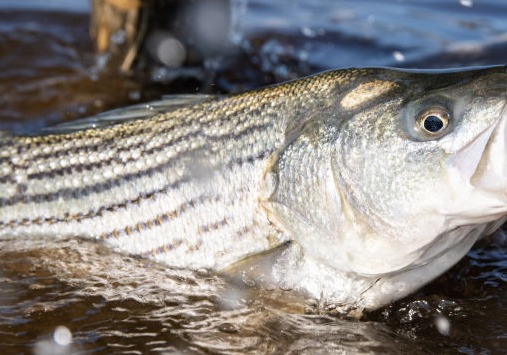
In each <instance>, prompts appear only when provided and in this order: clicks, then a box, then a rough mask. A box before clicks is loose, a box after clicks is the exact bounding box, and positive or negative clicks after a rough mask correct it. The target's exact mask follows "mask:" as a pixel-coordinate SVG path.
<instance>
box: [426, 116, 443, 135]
mask: <svg viewBox="0 0 507 355" xmlns="http://www.w3.org/2000/svg"><path fill="white" fill-rule="evenodd" d="M443 127H444V122H443V121H442V119H441V118H440V117H438V116H435V115H429V116H427V117H426V119H425V120H424V129H425V130H427V131H428V132H431V133H435V132H438V131H440V130H441V129H442V128H443Z"/></svg>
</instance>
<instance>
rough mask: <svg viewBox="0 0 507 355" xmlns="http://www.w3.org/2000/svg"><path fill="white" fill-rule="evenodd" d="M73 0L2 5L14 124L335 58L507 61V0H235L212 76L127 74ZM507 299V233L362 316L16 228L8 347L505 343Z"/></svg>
mask: <svg viewBox="0 0 507 355" xmlns="http://www.w3.org/2000/svg"><path fill="white" fill-rule="evenodd" d="M69 3H70V2H66V1H53V2H51V1H45V2H37V1H31V2H30V3H26V4H28V5H30V6H32V7H27V6H25V7H24V8H23V9H22V10H19V9H18V10H15V9H13V7H12V6H11V5H13V4H18V5H19V2H15V1H5V2H2V3H0V6H2V5H3V6H4V9H5V10H3V11H1V12H0V117H1V119H2V127H4V128H14V129H26V127H29V128H30V129H31V128H35V127H39V126H41V125H45V124H49V123H53V122H57V121H62V120H68V119H73V118H76V117H82V116H86V115H90V114H93V113H95V112H99V111H101V110H104V109H107V108H112V107H115V106H123V105H127V104H131V103H135V102H137V101H139V100H144V99H149V98H155V97H157V96H160V95H163V94H166V93H173V92H194V91H200V92H202V91H204V92H208V91H212V92H227V91H235V90H241V89H245V88H250V87H255V86H259V85H263V84H268V83H272V82H275V81H281V80H286V79H290V78H294V77H298V76H301V75H305V74H309V73H313V72H315V71H319V70H322V69H327V68H334V67H347V66H369V65H375V66H398V67H427V68H444V67H461V66H467V65H487V64H496V63H507V50H506V49H507V3H505V2H504V1H501V0H497V1H474V2H471V1H461V3H460V2H458V1H437V0H435V1H387V0H384V1H374V0H361V1H354V2H352V1H350V2H345V1H331V0H321V1H310V0H306V1H288V0H284V1H276V2H274V1H267V0H256V1H236V2H234V3H233V5H232V9H233V16H234V21H233V25H232V26H233V28H232V33H231V42H232V47H234V50H232V51H231V52H230V53H229V54H228V55H223V56H217V57H214V58H209V59H208V61H207V62H206V63H204V68H205V69H204V72H205V75H204V76H202V75H201V74H202V69H198V70H197V73H201V74H196V75H194V74H190V75H189V72H190V73H192V71H189V70H187V69H185V70H181V74H182V75H180V76H178V70H167V69H163V68H156V67H155V68H151V69H150V70H145V71H143V72H142V73H136V74H131V75H120V74H118V73H116V72H114V71H105V70H101V63H100V61H97V59H96V57H95V56H94V54H93V50H92V45H91V42H90V40H89V36H88V28H87V25H88V16H87V14H86V13H85V12H83V11H84V10H83V9H86V2H84V1H79V2H78V1H74V2H72V3H73V4H74V5H73V6H72V7H69ZM26 4H25V5H26ZM35 5H38V7H39V8H44V11H42V10H40V9H39V10H34V8H35V7H33V6H35ZM64 6H66V7H65V12H58V11H56V10H55V9H62V8H64ZM194 69H195V68H194ZM194 69H191V70H194ZM199 70H201V72H199ZM203 78H205V79H203ZM210 78H211V79H210ZM506 296H507V246H506V243H505V238H504V235H503V234H501V233H500V234H497V235H496V236H495V239H494V240H493V239H488V240H485V241H482V242H481V243H480V244H479V245H477V246H476V247H475V248H474V249H473V250H472V251H471V252H470V253H469V254H468V256H467V257H466V258H465V259H464V260H462V261H461V262H460V263H459V264H458V265H456V266H455V267H454V268H453V269H452V270H450V271H449V272H447V273H445V274H444V275H443V276H442V277H440V278H439V279H438V280H436V281H435V282H433V283H432V284H430V285H428V286H427V287H425V288H424V289H423V290H421V291H420V292H418V293H417V294H415V295H413V296H411V297H408V298H406V299H404V300H401V301H399V302H396V303H395V304H393V305H390V306H389V307H386V308H385V309H382V310H379V311H376V312H374V313H372V314H367V315H366V316H365V317H364V318H363V319H362V320H360V321H358V320H352V319H343V318H340V317H338V316H336V315H334V314H335V312H334V310H333V309H332V307H327V306H326V305H318V304H316V303H314V302H312V301H311V300H304V299H299V298H298V297H297V295H292V294H291V293H290V292H283V291H276V292H275V291H273V292H266V291H259V290H257V289H256V288H255V287H246V288H245V287H239V286H234V285H231V284H228V283H227V282H225V281H224V280H222V279H220V278H217V277H215V276H213V275H208V274H206V273H205V272H203V273H200V274H194V273H191V272H185V271H181V270H180V271H175V270H168V269H167V268H166V267H164V266H162V265H158V264H154V263H151V262H149V261H147V260H143V259H137V258H132V257H127V256H124V255H119V254H115V253H113V252H111V251H110V250H107V249H105V248H103V247H101V246H100V245H95V244H93V243H90V242H83V241H79V240H70V241H59V242H56V241H54V240H52V239H47V240H29V241H22V240H9V241H2V242H1V244H0V349H2V351H3V352H4V353H6V354H10V353H37V354H55V353H61V354H66V353H128V354H136V353H148V352H150V351H151V352H155V353H167V354H179V353H186V354H201V353H205V354H214V353H231V354H233V353H237V354H243V353H262V354H267V353H293V354H328V353H332V354H349V353H350V354H355V353H389V354H407V353H409V354H410V353H414V354H416V353H417V354H419V353H423V354H424V353H429V354H433V353H464V354H475V353H480V354H496V353H504V352H505V349H507V317H506V311H507V304H506V303H507V297H506ZM61 326H64V328H61ZM69 336H72V342H71V343H70V344H69V345H66V346H63V345H58V344H66V343H68V340H69ZM55 339H56V340H55Z"/></svg>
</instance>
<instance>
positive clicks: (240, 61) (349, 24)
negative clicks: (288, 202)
mask: <svg viewBox="0 0 507 355" xmlns="http://www.w3.org/2000/svg"><path fill="white" fill-rule="evenodd" d="M0 10H1V11H0V100H1V102H0V118H1V120H2V125H3V126H6V127H7V128H15V129H20V128H24V129H26V128H27V124H28V125H29V126H30V127H35V128H36V127H39V126H42V125H47V124H50V123H54V122H57V121H61V120H67V119H72V118H75V117H82V116H87V115H91V114H94V113H96V112H99V111H103V110H105V109H109V108H112V107H118V106H124V105H127V104H132V103H136V102H139V101H145V100H149V99H156V98H159V97H160V96H161V95H164V94H171V93H182V92H185V93H192V92H200V93H228V92H237V91H241V90H246V89H250V88H254V87H258V86H262V85H267V84H271V83H274V82H280V81H284V80H289V79H293V78H296V77H301V76H304V75H308V74H311V73H315V72H318V71H322V70H325V69H332V68H340V67H350V66H396V67H410V68H448V67H463V66H471V65H489V64H495V63H505V62H506V57H507V52H506V51H505V48H506V44H507V21H506V16H507V15H506V14H507V4H506V3H505V2H504V1H502V0H483V1H472V0H461V1H458V0H444V1H442V0H426V1H423V0H419V1H416V0H382V1H374V0H356V1H343V0H342V1H340V0H319V1H313V0H278V1H270V0H73V1H68V0H23V1H17V0H1V1H0Z"/></svg>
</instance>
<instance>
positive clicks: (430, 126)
mask: <svg viewBox="0 0 507 355" xmlns="http://www.w3.org/2000/svg"><path fill="white" fill-rule="evenodd" d="M416 125H417V127H416V129H417V130H419V131H420V132H423V133H425V134H427V135H430V136H434V135H438V134H439V133H441V132H443V131H445V129H446V128H447V126H449V113H448V112H447V110H445V109H444V108H441V107H435V108H432V109H429V110H426V111H424V112H423V113H421V114H420V115H418V117H417V118H416Z"/></svg>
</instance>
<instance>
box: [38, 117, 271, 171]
mask: <svg viewBox="0 0 507 355" xmlns="http://www.w3.org/2000/svg"><path fill="white" fill-rule="evenodd" d="M271 127H272V124H261V125H257V126H251V127H247V128H246V129H244V130H242V131H240V132H233V133H228V134H224V135H220V136H207V138H208V139H207V141H208V142H219V141H223V140H229V139H231V138H236V139H238V138H241V137H242V136H245V135H248V134H250V133H252V132H254V131H262V130H266V129H269V128H271ZM200 134H202V132H201V131H199V130H198V131H195V132H190V133H187V134H185V135H182V136H180V137H178V138H176V139H175V140H172V141H169V142H166V143H163V144H160V145H157V146H154V147H152V148H150V149H148V150H145V151H143V152H142V155H143V156H146V155H153V154H157V153H160V152H161V151H163V150H165V149H167V148H170V147H172V146H174V145H176V144H179V143H181V142H184V141H187V140H190V139H193V138H196V137H198V136H199V135H200ZM145 144H146V143H145V142H142V143H140V144H137V145H136V146H137V147H133V146H129V148H128V149H123V148H122V149H117V150H116V151H115V154H116V155H119V154H120V153H122V152H123V151H130V150H131V149H135V148H139V147H141V146H143V145H145ZM138 159H139V158H138ZM134 161H136V159H134V158H132V157H130V158H128V159H127V160H123V161H122V160H120V159H119V158H118V156H114V157H112V158H108V159H104V160H101V161H98V162H95V163H84V164H75V165H70V166H67V167H64V168H57V169H53V170H48V171H45V172H39V173H33V174H29V175H28V179H35V180H42V179H45V178H53V177H56V176H64V175H65V174H71V173H73V172H78V173H79V172H81V171H83V170H84V171H91V170H93V169H100V168H103V167H105V166H108V165H110V164H111V163H113V162H117V163H118V164H128V163H131V162H134Z"/></svg>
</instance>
